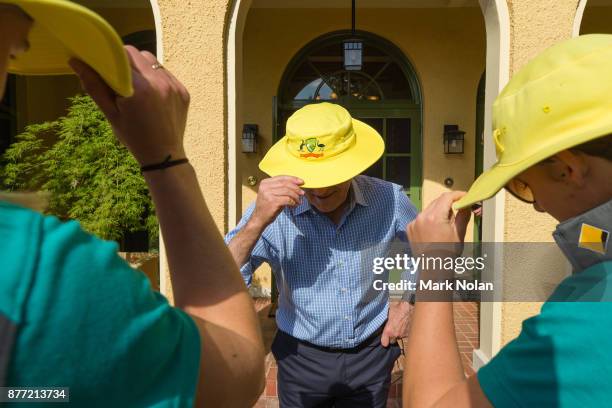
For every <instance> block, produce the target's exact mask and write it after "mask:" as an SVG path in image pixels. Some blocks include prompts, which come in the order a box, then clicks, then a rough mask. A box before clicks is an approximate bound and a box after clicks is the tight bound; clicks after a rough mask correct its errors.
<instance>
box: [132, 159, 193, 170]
mask: <svg viewBox="0 0 612 408" xmlns="http://www.w3.org/2000/svg"><path fill="white" fill-rule="evenodd" d="M170 159H172V155H168V157H166V158H165V159H164V161H163V162H161V163H155V164H149V165H147V166H142V167H141V168H140V171H141V172H143V173H144V172H145V171H153V170H163V169H167V168H168V167H172V166H178V165H179V164H183V163H189V160H187V159H186V158H185V159H178V160H170Z"/></svg>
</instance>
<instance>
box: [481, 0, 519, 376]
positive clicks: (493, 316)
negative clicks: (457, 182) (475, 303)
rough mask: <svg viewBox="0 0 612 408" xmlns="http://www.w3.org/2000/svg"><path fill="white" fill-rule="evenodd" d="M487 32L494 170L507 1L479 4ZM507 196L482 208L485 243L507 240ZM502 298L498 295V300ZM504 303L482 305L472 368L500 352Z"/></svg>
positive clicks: (492, 267) (504, 76)
mask: <svg viewBox="0 0 612 408" xmlns="http://www.w3.org/2000/svg"><path fill="white" fill-rule="evenodd" d="M479 3H480V8H481V10H482V14H483V16H484V19H485V26H486V31H487V66H486V86H485V113H484V129H485V137H484V169H487V168H489V167H491V166H492V165H493V164H494V163H495V162H496V160H497V157H496V154H495V144H494V143H493V138H492V136H491V131H492V127H493V126H492V106H493V101H494V100H495V98H496V97H497V95H498V94H499V92H500V91H501V90H502V89H503V87H504V86H505V85H506V83H508V80H509V77H510V15H509V13H508V5H507V4H506V1H505V0H479ZM504 208H505V202H504V192H503V190H502V192H500V193H498V194H497V195H496V196H495V197H494V198H492V199H490V200H487V201H485V202H484V204H483V223H482V224H483V231H482V235H483V236H482V240H483V242H503V240H504V217H505V216H504ZM495 247H496V248H495V251H496V252H494V253H493V256H489V258H488V259H487V261H488V262H489V267H488V268H487V271H489V272H490V273H492V274H494V276H489V277H488V278H487V280H491V281H493V282H495V283H494V285H495V287H496V288H498V289H501V288H502V273H503V253H502V252H501V246H500V245H496V246H495ZM499 295H500V294H499V293H498V296H499ZM501 314H502V310H501V303H500V302H484V303H481V304H480V348H479V349H477V350H474V355H473V357H472V364H473V366H474V369H475V370H478V369H479V368H480V367H482V366H483V365H484V364H486V363H487V361H489V360H490V359H491V357H492V356H493V355H495V354H496V353H497V352H498V351H499V349H500V348H501Z"/></svg>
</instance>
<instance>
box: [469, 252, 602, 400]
mask: <svg viewBox="0 0 612 408" xmlns="http://www.w3.org/2000/svg"><path fill="white" fill-rule="evenodd" d="M477 375H478V381H479V382H480V386H481V388H482V390H483V391H484V393H485V395H486V396H487V398H488V399H489V401H490V402H491V403H492V404H493V405H494V406H495V407H605V406H610V404H611V403H612V262H602V263H599V264H597V265H594V266H592V267H590V268H588V269H585V270H584V271H582V272H580V273H578V274H576V275H572V276H570V277H568V278H566V279H565V280H564V281H563V282H562V283H561V284H560V285H559V286H558V287H557V289H556V290H555V292H554V293H553V295H552V296H551V297H550V299H549V300H548V301H547V302H546V303H545V304H544V305H543V306H542V310H541V312H540V314H539V315H537V316H534V317H532V318H530V319H527V320H525V321H524V322H523V328H522V331H521V333H520V335H519V336H518V337H517V338H516V339H515V340H514V341H512V342H510V343H508V345H507V346H506V347H504V348H503V349H502V350H501V351H500V352H499V353H498V354H497V355H496V356H495V357H494V358H493V359H492V360H491V361H490V362H489V363H488V364H487V365H485V366H484V367H482V368H481V369H480V370H479V371H478V374H477Z"/></svg>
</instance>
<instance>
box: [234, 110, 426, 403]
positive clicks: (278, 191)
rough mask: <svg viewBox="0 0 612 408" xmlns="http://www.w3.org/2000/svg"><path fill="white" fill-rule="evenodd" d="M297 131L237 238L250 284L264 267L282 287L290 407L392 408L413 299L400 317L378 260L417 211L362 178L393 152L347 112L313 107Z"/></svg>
mask: <svg viewBox="0 0 612 408" xmlns="http://www.w3.org/2000/svg"><path fill="white" fill-rule="evenodd" d="M286 128H287V131H286V135H285V136H284V137H283V138H282V139H281V140H279V141H278V142H277V143H276V144H275V145H274V146H272V148H271V149H270V150H269V151H268V152H267V154H266V155H265V157H264V158H263V160H262V161H261V163H260V165H259V167H260V168H261V169H262V170H263V171H264V172H266V173H268V174H269V175H270V176H272V177H271V178H269V179H265V180H263V181H262V182H261V184H260V186H259V191H258V193H257V199H256V201H255V203H253V204H252V205H251V206H250V207H249V208H248V210H247V211H246V213H245V214H244V216H243V218H242V220H241V221H240V223H239V224H238V226H237V227H236V228H235V229H234V230H233V231H231V232H230V233H229V234H228V235H227V237H226V242H228V245H229V248H230V251H231V252H232V255H233V256H234V259H235V260H236V263H237V264H238V265H239V266H240V267H241V272H242V275H243V277H244V279H245V282H246V283H247V284H250V282H251V277H252V275H253V272H254V271H255V269H256V268H257V267H258V266H259V265H261V264H262V263H263V262H267V263H268V264H269V265H270V266H271V268H272V271H273V273H274V275H275V277H276V282H277V286H278V288H279V296H280V300H279V305H278V310H277V312H276V321H277V325H278V328H279V330H278V333H277V335H276V338H275V340H274V343H273V345H272V352H273V354H274V356H275V358H276V360H277V364H278V383H277V384H278V393H279V400H280V405H281V407H315V406H316V407H323V406H325V407H327V406H335V407H351V408H356V407H385V406H386V403H387V396H388V390H389V384H390V376H391V369H392V367H393V363H394V361H395V360H396V359H397V357H398V356H399V354H400V349H399V346H398V344H397V342H396V338H398V337H401V336H402V335H403V334H404V332H405V331H406V326H407V324H408V319H409V316H410V309H411V305H410V304H409V300H410V299H409V293H410V292H408V291H407V292H406V296H405V298H404V301H402V302H399V304H398V305H396V306H395V305H394V306H391V307H390V306H389V293H388V291H387V290H383V289H382V287H380V286H379V287H378V288H377V287H376V285H375V284H374V282H375V281H376V280H382V281H385V282H386V280H387V278H388V274H386V275H376V274H375V273H373V270H372V258H374V257H385V256H387V255H388V252H389V251H390V248H391V247H392V244H393V242H394V241H396V240H401V241H404V242H405V241H406V234H405V226H406V224H407V223H408V222H409V221H411V220H413V219H414V218H415V217H416V214H417V211H416V209H415V207H414V206H413V205H412V203H411V202H410V200H409V199H408V198H407V197H406V195H405V194H404V192H403V191H402V188H401V186H398V185H395V184H392V183H390V182H386V181H383V180H379V179H375V178H372V177H367V176H364V175H359V174H360V173H362V172H363V171H364V170H366V169H367V168H368V167H370V166H371V165H372V164H374V163H375V162H376V161H377V160H379V159H380V157H381V155H382V154H383V151H384V142H383V140H382V138H381V136H380V135H379V134H378V133H377V132H376V131H375V130H374V129H372V128H371V127H370V126H368V125H367V124H365V123H363V122H361V121H359V120H357V119H353V118H351V115H350V114H349V112H348V111H347V110H346V109H344V108H343V107H341V106H339V105H335V104H331V103H317V104H311V105H307V106H305V107H303V108H302V109H300V110H298V111H296V112H295V113H294V114H293V115H292V116H291V117H290V118H289V119H288V121H287V126H286ZM402 247H405V245H402ZM409 277H410V276H408V277H407V278H409Z"/></svg>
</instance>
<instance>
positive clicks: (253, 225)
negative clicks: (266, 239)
mask: <svg viewBox="0 0 612 408" xmlns="http://www.w3.org/2000/svg"><path fill="white" fill-rule="evenodd" d="M264 229H265V226H264V225H262V224H260V223H258V222H256V221H253V220H252V219H251V220H249V221H248V222H247V223H246V224H245V226H244V227H243V228H242V229H241V230H240V231H239V232H238V233H237V234H236V236H234V238H232V240H231V241H230V242H229V244H228V245H227V247H228V248H229V251H230V253H231V254H232V257H233V258H234V261H235V262H236V265H238V267H239V268H241V267H242V266H243V265H244V264H246V263H247V262H248V261H249V258H250V257H251V252H253V248H254V247H255V244H256V243H257V241H258V240H259V238H260V237H261V234H262V233H263V230H264Z"/></svg>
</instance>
